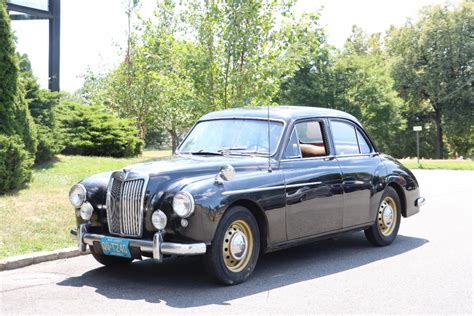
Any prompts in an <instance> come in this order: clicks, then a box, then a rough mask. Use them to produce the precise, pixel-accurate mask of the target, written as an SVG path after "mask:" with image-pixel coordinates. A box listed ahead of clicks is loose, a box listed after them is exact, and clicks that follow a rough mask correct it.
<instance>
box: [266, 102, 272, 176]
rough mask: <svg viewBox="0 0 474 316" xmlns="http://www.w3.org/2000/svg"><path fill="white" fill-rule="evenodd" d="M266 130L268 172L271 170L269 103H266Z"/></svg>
mask: <svg viewBox="0 0 474 316" xmlns="http://www.w3.org/2000/svg"><path fill="white" fill-rule="evenodd" d="M267 132H268V172H272V158H271V156H270V155H271V150H270V147H271V146H270V104H268V105H267Z"/></svg>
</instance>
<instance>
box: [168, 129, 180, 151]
mask: <svg viewBox="0 0 474 316" xmlns="http://www.w3.org/2000/svg"><path fill="white" fill-rule="evenodd" d="M168 132H169V133H170V135H171V151H172V153H174V152H175V150H176V148H177V147H178V133H176V131H168Z"/></svg>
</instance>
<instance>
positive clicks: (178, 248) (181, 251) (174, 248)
mask: <svg viewBox="0 0 474 316" xmlns="http://www.w3.org/2000/svg"><path fill="white" fill-rule="evenodd" d="M87 228H88V225H87V224H82V225H80V226H79V229H78V232H77V233H76V236H77V242H78V246H79V250H80V251H81V252H86V250H87V245H89V246H92V245H93V244H94V241H97V242H100V239H101V238H102V237H104V235H98V234H92V233H88V232H87ZM72 234H74V233H72ZM125 239H127V240H128V241H129V246H130V247H136V248H140V250H141V251H143V252H150V253H152V254H153V259H156V260H158V261H161V260H162V259H163V255H178V256H194V255H202V254H205V253H206V244H205V243H203V242H200V243H192V244H182V243H175V242H167V241H163V234H162V233H160V232H158V233H155V235H154V236H153V241H151V240H142V239H128V238H125Z"/></svg>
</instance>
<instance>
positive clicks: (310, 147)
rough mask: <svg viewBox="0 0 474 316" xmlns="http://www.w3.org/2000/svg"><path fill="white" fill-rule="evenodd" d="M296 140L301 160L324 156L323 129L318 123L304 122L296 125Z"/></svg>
mask: <svg viewBox="0 0 474 316" xmlns="http://www.w3.org/2000/svg"><path fill="white" fill-rule="evenodd" d="M296 131H297V133H298V140H299V143H300V144H299V145H300V150H301V156H302V157H303V158H308V157H321V156H326V155H327V153H326V148H327V146H326V144H325V142H324V137H323V129H322V126H321V122H319V121H306V122H301V123H297V124H296Z"/></svg>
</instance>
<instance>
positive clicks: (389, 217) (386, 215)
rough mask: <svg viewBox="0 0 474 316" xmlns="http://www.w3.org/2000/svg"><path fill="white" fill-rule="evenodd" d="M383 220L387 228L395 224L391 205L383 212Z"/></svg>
mask: <svg viewBox="0 0 474 316" xmlns="http://www.w3.org/2000/svg"><path fill="white" fill-rule="evenodd" d="M382 214H383V216H382V220H383V223H384V224H385V226H386V227H390V225H392V223H393V209H392V207H391V206H390V205H387V206H385V208H384V209H383V212H382Z"/></svg>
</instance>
